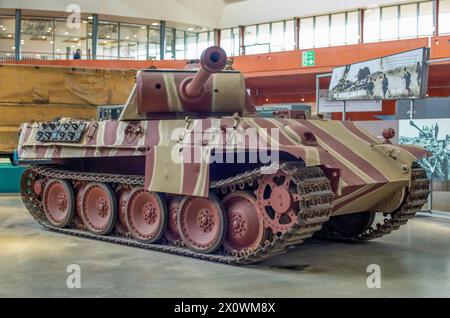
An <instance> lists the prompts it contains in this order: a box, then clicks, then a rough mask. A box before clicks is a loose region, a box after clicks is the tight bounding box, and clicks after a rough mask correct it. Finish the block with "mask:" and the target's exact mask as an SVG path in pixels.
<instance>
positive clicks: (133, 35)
mask: <svg viewBox="0 0 450 318" xmlns="http://www.w3.org/2000/svg"><path fill="white" fill-rule="evenodd" d="M120 58H121V59H131V60H146V59H147V26H145V25H127V24H121V25H120Z"/></svg>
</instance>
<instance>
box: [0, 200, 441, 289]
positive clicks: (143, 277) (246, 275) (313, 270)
mask: <svg viewBox="0 0 450 318" xmlns="http://www.w3.org/2000/svg"><path fill="white" fill-rule="evenodd" d="M449 243H450V223H448V222H447V223H446V221H435V220H432V219H430V218H424V217H422V218H417V219H415V220H413V221H410V223H408V225H407V226H405V227H404V228H402V229H401V230H400V231H397V232H395V233H393V234H391V235H389V236H387V237H385V238H382V239H379V240H377V241H373V242H370V243H367V244H363V245H347V244H341V243H334V242H323V241H318V240H311V241H309V242H307V243H306V244H304V245H303V246H301V247H298V248H296V249H294V250H291V251H290V252H289V253H287V254H285V255H282V256H279V257H278V259H276V260H271V261H266V262H264V263H261V264H258V265H257V266H252V267H235V266H227V265H220V264H215V263H209V262H205V261H200V260H195V259H191V258H186V257H181V256H174V255H167V254H162V253H158V252H151V251H144V250H140V249H137V248H131V247H124V246H116V245H113V244H109V243H103V242H96V241H90V240H86V239H81V238H76V237H70V236H64V235H60V234H56V233H52V232H50V231H47V230H44V229H42V228H41V227H40V226H39V225H38V224H36V223H35V222H34V221H33V220H32V218H31V217H30V216H28V214H27V212H26V210H25V208H24V206H23V205H22V203H21V200H20V198H19V197H18V196H1V197H0V296H1V297H19V296H22V297H66V296H69V297H79V296H82V297H402V296H403V297H450V248H449ZM69 264H78V265H79V266H80V267H81V289H68V288H67V287H66V279H67V276H68V275H69V274H67V273H66V267H67V265H69ZM369 264H378V265H379V266H380V267H381V288H380V289H369V288H367V286H366V279H367V276H368V274H367V273H366V268H367V266H368V265H369ZM277 266H288V267H290V266H292V267H294V268H295V269H294V270H292V269H291V270H287V269H276V268H275V267H277Z"/></svg>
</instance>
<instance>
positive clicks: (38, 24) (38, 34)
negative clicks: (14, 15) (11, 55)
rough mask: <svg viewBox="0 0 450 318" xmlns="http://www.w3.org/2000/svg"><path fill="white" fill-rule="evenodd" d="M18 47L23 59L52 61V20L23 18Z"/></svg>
mask: <svg viewBox="0 0 450 318" xmlns="http://www.w3.org/2000/svg"><path fill="white" fill-rule="evenodd" d="M20 47H21V52H22V58H23V59H53V20H52V19H44V18H23V19H22V38H21V43H20Z"/></svg>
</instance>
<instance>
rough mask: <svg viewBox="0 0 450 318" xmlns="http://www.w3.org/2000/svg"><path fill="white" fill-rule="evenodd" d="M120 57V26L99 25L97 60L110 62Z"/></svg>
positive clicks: (111, 23) (112, 24) (110, 24)
mask: <svg viewBox="0 0 450 318" xmlns="http://www.w3.org/2000/svg"><path fill="white" fill-rule="evenodd" d="M118 57H119V24H118V23H114V22H99V23H98V43H97V59H99V60H110V59H117V58H118Z"/></svg>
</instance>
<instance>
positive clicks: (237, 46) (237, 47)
mask: <svg viewBox="0 0 450 318" xmlns="http://www.w3.org/2000/svg"><path fill="white" fill-rule="evenodd" d="M238 55H241V32H240V30H239V28H233V54H232V56H238Z"/></svg>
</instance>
